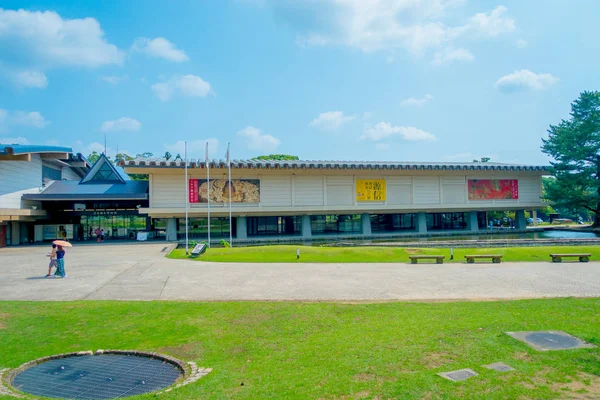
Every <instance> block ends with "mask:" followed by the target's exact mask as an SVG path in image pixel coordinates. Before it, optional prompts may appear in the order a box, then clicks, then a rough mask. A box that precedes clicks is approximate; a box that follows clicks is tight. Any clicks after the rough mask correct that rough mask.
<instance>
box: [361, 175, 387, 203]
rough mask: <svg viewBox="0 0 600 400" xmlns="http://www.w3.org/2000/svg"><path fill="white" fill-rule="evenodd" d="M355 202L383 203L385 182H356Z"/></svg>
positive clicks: (382, 180) (379, 180) (380, 180)
mask: <svg viewBox="0 0 600 400" xmlns="http://www.w3.org/2000/svg"><path fill="white" fill-rule="evenodd" d="M356 201H385V180H384V179H378V180H357V181H356Z"/></svg>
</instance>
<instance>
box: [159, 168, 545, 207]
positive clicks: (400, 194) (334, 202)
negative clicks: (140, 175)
mask: <svg viewBox="0 0 600 400" xmlns="http://www.w3.org/2000/svg"><path fill="white" fill-rule="evenodd" d="M182 177H183V175H182V174H175V173H173V172H171V173H170V174H156V173H154V174H152V175H151V192H150V207H151V208H180V207H185V199H184V193H183V190H184V189H183V182H182ZM191 177H192V178H201V177H200V176H195V175H192V176H191ZM219 178H221V176H219ZM238 178H240V176H234V177H233V179H238ZM241 178H248V179H260V181H261V194H260V198H261V204H260V207H262V208H263V209H264V211H265V212H266V211H268V208H271V207H277V208H281V209H289V210H291V209H293V208H295V207H296V208H301V209H302V210H304V211H307V210H310V209H314V210H316V211H319V210H320V209H327V210H335V209H336V208H338V207H339V208H340V210H345V211H351V210H356V211H357V212H361V210H367V209H382V210H385V209H386V208H390V209H396V210H401V209H407V210H410V208H411V207H418V208H421V209H429V210H432V211H434V210H436V209H438V208H440V209H443V208H446V209H448V208H450V209H457V210H459V209H461V208H464V209H468V208H472V207H473V206H475V207H482V206H483V207H485V206H490V207H495V206H510V207H518V206H519V204H524V205H525V204H527V206H528V207H534V206H536V205H539V206H540V207H541V206H542V203H541V200H540V196H541V176H535V175H533V176H527V175H524V174H522V175H520V176H519V175H508V174H502V175H500V174H496V175H492V176H490V175H483V174H482V175H480V176H466V175H456V174H449V175H447V176H445V175H438V176H436V175H424V174H422V173H421V174H415V175H413V176H363V175H350V174H347V173H346V174H345V175H316V174H314V175H313V174H311V175H308V174H307V175H297V174H293V173H292V172H289V173H288V174H285V173H283V172H279V173H276V174H275V173H273V174H270V175H269V174H267V175H258V174H257V175H248V176H242V177H241ZM357 179H384V180H385V181H386V192H387V196H386V197H387V200H386V201H385V202H377V203H374V202H357V201H356V189H355V187H356V185H355V181H356V180H357ZM468 179H517V180H518V182H519V199H518V200H479V201H469V199H468V195H467V193H468V192H467V189H468V187H467V180H468ZM214 206H215V207H219V205H216V204H215V205H214ZM253 206H255V205H250V204H234V207H236V208H237V207H253ZM193 207H203V205H194V206H193Z"/></svg>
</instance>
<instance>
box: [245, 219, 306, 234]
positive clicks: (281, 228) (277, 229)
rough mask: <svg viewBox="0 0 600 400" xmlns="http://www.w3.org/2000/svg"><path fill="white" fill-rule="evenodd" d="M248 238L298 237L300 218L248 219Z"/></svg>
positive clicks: (300, 224) (300, 227) (300, 231)
mask: <svg viewBox="0 0 600 400" xmlns="http://www.w3.org/2000/svg"><path fill="white" fill-rule="evenodd" d="M246 223H247V233H248V236H259V235H300V234H301V233H302V217H248V219H247V221H246Z"/></svg>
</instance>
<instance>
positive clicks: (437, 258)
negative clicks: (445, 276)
mask: <svg viewBox="0 0 600 400" xmlns="http://www.w3.org/2000/svg"><path fill="white" fill-rule="evenodd" d="M408 258H410V263H411V264H417V261H418V260H435V262H436V263H438V264H443V263H444V258H446V256H435V255H430V256H408Z"/></svg>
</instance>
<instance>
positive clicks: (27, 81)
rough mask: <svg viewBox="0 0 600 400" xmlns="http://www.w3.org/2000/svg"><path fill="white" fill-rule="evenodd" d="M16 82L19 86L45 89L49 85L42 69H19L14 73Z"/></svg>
mask: <svg viewBox="0 0 600 400" xmlns="http://www.w3.org/2000/svg"><path fill="white" fill-rule="evenodd" d="M13 79H14V81H15V83H16V84H17V85H19V86H25V87H30V88H38V89H45V88H46V86H48V78H47V77H46V74H45V73H43V72H40V71H33V70H30V71H18V72H15V73H14V74H13Z"/></svg>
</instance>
